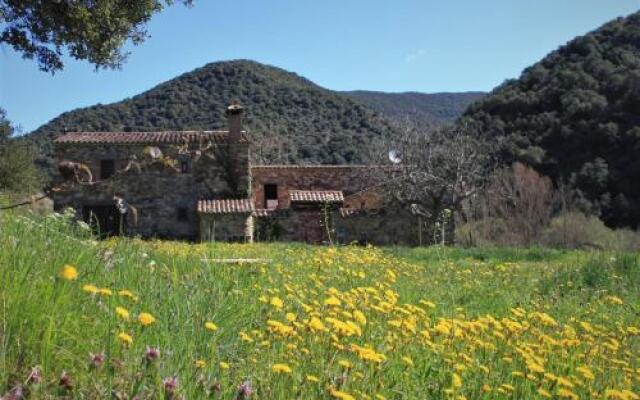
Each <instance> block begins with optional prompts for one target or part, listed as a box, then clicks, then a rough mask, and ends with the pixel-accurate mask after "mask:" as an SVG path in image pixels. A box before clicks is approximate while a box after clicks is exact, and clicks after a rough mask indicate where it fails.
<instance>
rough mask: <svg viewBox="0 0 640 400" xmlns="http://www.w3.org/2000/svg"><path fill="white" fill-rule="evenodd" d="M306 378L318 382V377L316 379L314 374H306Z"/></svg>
mask: <svg viewBox="0 0 640 400" xmlns="http://www.w3.org/2000/svg"><path fill="white" fill-rule="evenodd" d="M306 379H307V381H308V382H319V381H320V379H318V377H317V376H315V375H307V376H306Z"/></svg>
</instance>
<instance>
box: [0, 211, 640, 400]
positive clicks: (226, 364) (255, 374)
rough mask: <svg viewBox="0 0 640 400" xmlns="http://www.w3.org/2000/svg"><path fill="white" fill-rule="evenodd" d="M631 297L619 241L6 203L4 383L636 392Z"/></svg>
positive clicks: (638, 311) (638, 266)
mask: <svg viewBox="0 0 640 400" xmlns="http://www.w3.org/2000/svg"><path fill="white" fill-rule="evenodd" d="M226 258H249V259H258V261H257V262H253V263H251V262H247V263H225V262H221V261H220V260H221V259H226ZM639 292H640V260H639V258H638V254H631V253H604V252H582V251H560V250H546V249H529V250H517V249H496V248H490V249H489V248H487V249H460V248H454V247H451V248H443V247H432V248H416V249H408V248H376V247H358V246H342V247H330V246H326V247H320V246H316V247H314V246H306V245H300V244H189V243H179V242H162V241H142V240H137V239H130V238H129V239H127V238H119V239H110V240H106V241H95V240H94V239H93V238H92V237H91V235H90V234H89V232H88V231H87V229H86V227H83V226H82V225H78V224H77V223H73V222H71V220H70V219H69V218H68V217H65V216H61V215H58V214H55V215H51V216H48V217H35V216H29V215H11V214H3V215H1V216H0V305H1V309H0V316H1V325H0V346H1V347H0V394H4V397H3V398H4V399H21V398H32V399H49V398H60V397H64V398H79V399H97V398H113V399H183V398H184V399H200V398H215V399H218V398H221V399H249V398H255V399H343V400H350V399H379V400H382V399H428V398H434V399H529V398H549V399H571V400H573V399H589V398H598V399H620V400H633V399H640V296H639Z"/></svg>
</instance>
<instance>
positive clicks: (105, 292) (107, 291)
mask: <svg viewBox="0 0 640 400" xmlns="http://www.w3.org/2000/svg"><path fill="white" fill-rule="evenodd" d="M98 293H99V294H101V295H103V296H111V295H112V294H113V292H112V291H111V289H107V288H100V289H98Z"/></svg>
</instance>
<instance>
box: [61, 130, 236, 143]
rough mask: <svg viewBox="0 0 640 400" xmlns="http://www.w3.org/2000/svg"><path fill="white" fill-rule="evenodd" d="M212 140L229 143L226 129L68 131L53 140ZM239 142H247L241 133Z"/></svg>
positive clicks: (192, 141) (106, 141) (130, 141)
mask: <svg viewBox="0 0 640 400" xmlns="http://www.w3.org/2000/svg"><path fill="white" fill-rule="evenodd" d="M200 141H203V142H206V141H212V142H214V143H217V144H223V143H230V142H231V140H230V138H229V132H228V131H160V132H69V133H65V134H64V135H62V136H60V137H58V138H57V139H55V140H54V142H55V143H70V144H184V143H198V142H200ZM240 142H241V143H247V142H248V141H247V137H246V134H244V133H243V135H242V137H241V139H240Z"/></svg>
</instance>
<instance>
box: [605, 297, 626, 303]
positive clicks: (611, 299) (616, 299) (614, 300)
mask: <svg viewBox="0 0 640 400" xmlns="http://www.w3.org/2000/svg"><path fill="white" fill-rule="evenodd" d="M606 300H607V301H608V302H609V303H611V304H617V305H622V304H624V301H622V299H621V298H620V297H617V296H607V297H606Z"/></svg>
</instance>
